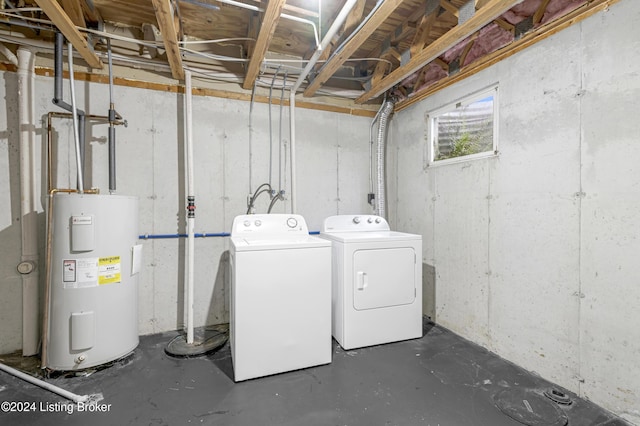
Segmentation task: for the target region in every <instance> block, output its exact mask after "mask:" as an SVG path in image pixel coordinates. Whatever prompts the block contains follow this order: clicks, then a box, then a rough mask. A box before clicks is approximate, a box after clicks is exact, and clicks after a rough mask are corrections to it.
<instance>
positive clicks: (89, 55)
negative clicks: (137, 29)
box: [36, 0, 103, 68]
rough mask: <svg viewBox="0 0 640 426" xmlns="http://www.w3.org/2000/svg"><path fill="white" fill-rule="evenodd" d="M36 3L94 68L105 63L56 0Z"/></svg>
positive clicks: (43, 0) (42, 0) (41, 0)
mask: <svg viewBox="0 0 640 426" xmlns="http://www.w3.org/2000/svg"><path fill="white" fill-rule="evenodd" d="M36 3H37V4H38V6H40V8H41V9H42V10H43V11H44V13H46V14H47V16H48V17H49V19H51V22H53V23H54V25H55V26H56V27H57V28H58V29H59V30H60V32H62V34H63V35H64V36H65V37H66V38H67V40H69V41H70V42H71V44H72V45H73V47H74V48H75V49H76V50H77V51H78V53H80V55H81V56H82V58H83V59H84V60H85V61H86V62H87V64H89V66H90V67H92V68H102V67H103V64H102V61H101V60H100V58H98V56H97V55H96V54H95V52H94V51H93V49H92V48H91V47H90V46H89V43H88V42H87V38H86V37H85V36H84V35H83V34H81V33H80V31H78V30H77V29H76V27H75V25H74V23H73V21H72V20H71V18H69V16H68V15H67V14H66V13H65V11H64V10H63V9H62V7H61V6H60V4H58V2H57V1H55V0H36Z"/></svg>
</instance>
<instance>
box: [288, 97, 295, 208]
mask: <svg viewBox="0 0 640 426" xmlns="http://www.w3.org/2000/svg"><path fill="white" fill-rule="evenodd" d="M289 139H291V142H290V143H289V158H290V159H291V195H290V197H291V214H296V212H297V206H296V200H297V198H296V92H295V90H292V91H291V92H290V93H289Z"/></svg>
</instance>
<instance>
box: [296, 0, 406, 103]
mask: <svg viewBox="0 0 640 426" xmlns="http://www.w3.org/2000/svg"><path fill="white" fill-rule="evenodd" d="M402 2H403V0H386V1H385V2H384V3H382V6H380V7H379V8H378V10H377V11H376V12H375V13H374V14H373V15H372V16H371V18H369V20H368V21H367V22H366V23H365V24H364V25H363V26H362V28H360V30H359V31H358V32H357V33H356V34H355V35H354V36H353V38H351V40H349V41H348V42H347V43H346V44H345V45H344V47H343V48H342V49H341V50H340V51H339V52H336V54H335V56H333V58H332V59H329V62H327V63H326V64H324V66H323V67H322V68H321V69H320V72H319V73H318V75H317V76H316V77H315V78H314V79H313V81H312V82H311V84H309V86H308V87H307V88H306V89H305V91H304V96H305V97H308V96H313V95H314V94H315V93H316V91H317V90H318V89H319V88H320V86H322V85H323V84H324V83H325V82H326V81H327V80H329V78H331V76H333V74H335V72H336V71H338V69H339V68H340V67H341V66H342V64H344V63H345V62H346V61H347V59H349V58H350V57H351V55H353V53H354V52H355V51H356V50H358V48H359V47H360V46H362V44H363V43H364V42H365V41H367V39H368V38H369V36H371V34H373V32H374V31H375V30H376V29H377V28H378V27H379V26H380V25H381V24H382V23H383V22H384V21H385V20H386V19H387V18H388V17H389V16H390V15H391V14H392V13H393V12H394V11H395V10H396V8H397V7H398V6H400V5H401V4H402Z"/></svg>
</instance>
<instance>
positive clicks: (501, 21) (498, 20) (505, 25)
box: [493, 18, 516, 34]
mask: <svg viewBox="0 0 640 426" xmlns="http://www.w3.org/2000/svg"><path fill="white" fill-rule="evenodd" d="M493 22H495V23H496V25H498V26H499V27H500V28H502V29H503V30H505V31H508V32H510V33H511V34H515V32H516V26H515V25H513V24H510V23H509V22H507V21H505V20H504V19H502V18H496V19H494V20H493Z"/></svg>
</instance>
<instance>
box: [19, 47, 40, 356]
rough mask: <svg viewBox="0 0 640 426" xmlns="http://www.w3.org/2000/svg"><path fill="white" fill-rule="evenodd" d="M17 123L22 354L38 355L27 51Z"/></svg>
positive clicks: (30, 57) (22, 56)
mask: <svg viewBox="0 0 640 426" xmlns="http://www.w3.org/2000/svg"><path fill="white" fill-rule="evenodd" d="M17 59H18V104H19V106H18V122H19V125H20V194H21V195H20V199H21V202H20V223H21V233H22V253H21V258H20V265H18V271H19V272H20V273H21V274H22V354H23V355H24V356H31V355H35V354H37V353H38V343H39V341H40V333H39V327H38V324H39V322H38V312H39V290H38V281H39V274H38V267H37V265H38V212H37V211H36V184H37V175H36V153H35V150H36V149H35V148H36V147H35V143H34V134H35V124H34V117H35V112H34V100H33V97H34V84H35V73H34V62H35V55H34V53H33V52H32V51H30V50H28V49H23V48H20V49H18V58H17Z"/></svg>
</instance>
